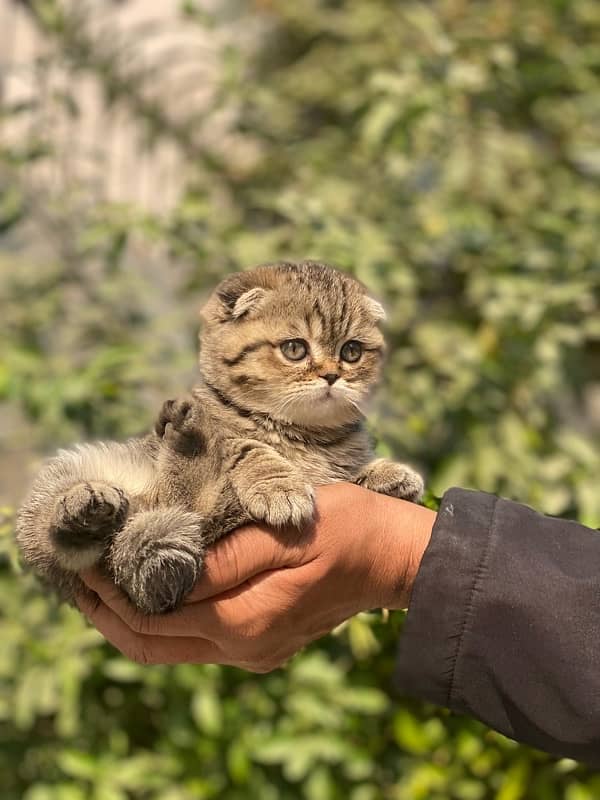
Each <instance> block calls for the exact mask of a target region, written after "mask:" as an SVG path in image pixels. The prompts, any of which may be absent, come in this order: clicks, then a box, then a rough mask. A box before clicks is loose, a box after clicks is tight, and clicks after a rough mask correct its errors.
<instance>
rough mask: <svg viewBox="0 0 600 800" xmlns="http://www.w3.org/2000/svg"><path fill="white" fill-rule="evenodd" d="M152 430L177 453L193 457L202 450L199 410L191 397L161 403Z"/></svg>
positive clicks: (202, 440)
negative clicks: (161, 405)
mask: <svg viewBox="0 0 600 800" xmlns="http://www.w3.org/2000/svg"><path fill="white" fill-rule="evenodd" d="M154 429H155V431H156V433H157V434H158V436H160V437H161V438H162V440H163V442H165V443H166V444H167V445H168V446H169V447H171V449H173V450H175V451H176V452H178V453H182V454H184V455H194V454H196V453H198V452H200V451H201V450H202V449H203V445H204V437H203V432H202V418H201V414H200V408H199V405H198V402H197V401H196V400H195V399H194V398H193V397H191V396H187V397H179V398H177V399H176V400H167V401H166V402H165V403H163V407H162V409H161V411H160V414H159V415H158V420H157V422H156V425H155V428H154Z"/></svg>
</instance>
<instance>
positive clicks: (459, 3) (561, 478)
mask: <svg viewBox="0 0 600 800" xmlns="http://www.w3.org/2000/svg"><path fill="white" fill-rule="evenodd" d="M599 231H600V4H598V3H597V2H596V1H595V0H483V1H482V2H476V0H471V1H470V2H469V1H468V0H430V1H429V2H425V1H423V2H399V0H365V1H364V2H351V0H301V1H300V2H299V0H254V2H251V1H250V0H246V1H243V0H237V1H236V0H187V2H178V0H162V2H156V3H149V2H145V3H144V2H141V0H129V2H128V1H127V0H121V1H120V2H117V0H113V1H112V2H111V1H110V0H77V1H76V2H67V1H66V0H21V1H20V2H16V1H15V0H0V437H1V441H0V529H1V531H2V537H1V538H0V548H1V552H0V642H1V644H0V786H1V787H2V788H1V795H2V798H3V800H90V799H91V800H196V799H199V800H203V799H204V798H225V800H254V799H255V798H256V800H288V798H289V799H290V800H300V799H302V800H338V799H339V800H379V798H382V799H383V800H412V799H413V798H414V799H415V800H419V799H420V798H423V800H446V799H447V798H448V799H451V800H492V799H493V800H520V798H523V799H524V800H559V798H565V800H594V798H598V797H599V796H600V775H599V774H596V775H594V774H593V773H592V772H590V771H589V770H587V769H586V768H584V767H583V766H581V765H578V764H577V763H575V762H574V761H570V760H567V759H562V760H555V759H551V758H550V757H548V756H546V755H543V754H541V753H537V752H535V751H532V750H529V749H526V748H522V747H519V746H517V745H516V744H515V743H513V742H510V741H509V740H507V739H505V738H503V737H502V736H500V735H498V734H495V733H493V732H489V731H487V730H486V729H485V728H484V727H483V726H481V725H479V724H478V723H475V722H473V721H471V720H467V719H462V718H460V717H456V716H453V715H450V714H448V713H447V712H446V711H444V710H442V709H437V708H433V707H431V706H428V705H424V704H421V703H417V702H414V701H409V700H407V699H405V698H403V697H402V696H401V695H399V694H398V693H397V692H395V691H394V689H393V665H394V651H395V647H396V642H397V637H398V634H399V629H400V628H401V625H402V615H400V614H394V615H392V617H391V619H390V620H389V621H385V620H384V619H382V618H381V617H380V616H379V615H361V616H359V617H357V618H356V619H354V620H352V621H351V622H350V623H349V624H348V625H347V626H346V627H345V628H344V629H343V630H342V631H340V632H338V633H337V635H335V636H330V637H327V638H326V639H324V640H322V641H321V642H319V643H317V644H316V645H314V646H312V647H311V648H309V649H307V650H306V651H305V652H303V653H302V654H300V655H299V656H297V657H296V658H295V659H293V660H292V662H291V663H290V664H289V666H288V667H287V668H286V669H284V670H280V671H277V672H275V673H272V674H270V675H266V676H255V675H250V674H245V673H243V672H240V671H237V670H234V669H221V668H219V667H211V666H207V667H194V666H181V667H175V668H163V667H140V666H137V665H135V664H132V663H128V662H127V661H126V660H125V659H123V658H122V657H120V656H119V655H118V654H117V653H116V652H115V651H114V650H112V649H111V648H110V647H108V646H107V645H104V644H103V643H102V641H101V638H100V637H99V635H98V634H96V632H95V631H93V630H90V629H88V628H87V627H86V625H85V624H84V622H83V621H82V619H81V618H80V617H79V615H78V614H77V613H76V612H74V611H72V610H70V609H65V608H58V607H57V606H56V605H55V604H54V603H53V602H52V601H51V599H49V598H47V597H45V596H43V594H42V593H41V592H40V591H39V589H38V588H37V587H36V585H35V583H34V582H33V581H32V580H31V579H30V578H29V577H28V576H22V575H20V574H19V571H18V565H17V563H16V558H15V553H14V548H13V546H12V525H13V523H12V519H13V513H14V508H15V506H16V505H18V503H19V501H20V499H21V498H22V497H23V494H24V492H25V491H26V489H27V486H28V483H29V481H30V480H31V477H32V475H33V474H34V472H35V470H36V468H37V467H38V466H39V463H40V460H41V458H43V456H44V455H46V454H48V453H52V452H53V451H54V450H55V449H56V448H57V447H58V446H64V445H69V444H71V443H73V442H74V441H77V440H81V439H96V438H100V437H107V438H108V437H110V438H119V439H122V438H124V437H126V436H128V435H134V434H138V433H141V432H144V431H145V430H147V429H148V428H149V426H150V425H151V423H152V421H153V419H154V415H155V414H156V412H157V409H158V408H159V406H160V403H161V401H162V400H163V399H164V398H166V397H167V396H170V395H172V394H174V393H179V392H181V391H182V390H184V389H186V388H187V387H188V386H190V385H191V384H192V383H193V381H194V375H195V369H196V368H195V351H196V333H197V330H196V329H197V310H198V308H199V306H200V304H201V302H202V298H203V297H204V295H205V293H206V292H207V291H208V290H209V289H210V288H211V287H212V286H214V284H215V283H216V282H217V281H218V280H219V279H220V278H221V277H223V276H224V275H226V274H227V273H229V272H231V271H235V270H239V269H242V268H245V267H250V266H252V265H254V264H257V263H260V262H264V261H273V260H277V259H280V258H286V259H301V258H315V259H320V260H325V261H329V262H331V263H333V264H336V265H338V266H339V267H341V268H343V269H345V270H348V271H350V272H352V273H353V274H354V275H356V276H357V277H358V278H360V279H361V280H362V281H364V282H365V283H366V284H367V285H368V286H369V287H370V289H371V290H372V291H373V292H374V293H375V294H376V295H378V296H379V297H381V298H382V299H383V301H384V303H385V305H386V307H387V309H388V311H389V323H388V339H389V342H390V356H389V360H388V364H387V369H386V375H385V381H384V386H383V388H382V391H381V393H380V396H379V399H378V401H377V403H376V408H375V413H374V414H373V417H372V425H373V431H374V433H375V435H376V436H377V437H378V439H379V441H380V444H379V450H380V452H381V453H382V454H394V455H397V456H401V457H402V458H405V459H407V460H409V461H412V462H414V463H415V464H417V465H420V466H421V467H422V468H423V469H424V470H425V472H426V474H427V476H428V483H429V487H430V489H431V490H432V492H433V493H434V494H436V495H440V494H441V493H442V492H443V491H444V489H446V488H447V487H449V486H451V485H453V484H459V485H461V486H469V487H474V488H478V489H484V490H488V491H492V492H498V493H501V494H503V495H505V496H508V497H512V498H514V499H516V500H519V501H522V502H525V503H529V504H531V505H533V506H535V507H536V508H538V509H539V510H542V511H545V512H547V513H549V514H554V515H561V516H567V517H571V518H577V519H579V520H581V521H583V522H584V523H586V524H588V525H591V526H593V527H598V526H600V488H599V481H600V446H599V445H600V248H599V246H598V243H599V239H600V233H599ZM449 568H451V565H449ZM549 602H559V600H553V599H552V598H549ZM565 624H568V623H567V622H565Z"/></svg>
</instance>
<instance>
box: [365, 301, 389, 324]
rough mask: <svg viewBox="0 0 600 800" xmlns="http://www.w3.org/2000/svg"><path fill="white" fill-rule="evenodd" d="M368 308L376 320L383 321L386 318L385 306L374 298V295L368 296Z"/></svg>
mask: <svg viewBox="0 0 600 800" xmlns="http://www.w3.org/2000/svg"><path fill="white" fill-rule="evenodd" d="M366 301H367V308H368V309H369V313H370V314H371V316H372V317H373V319H374V320H375V322H382V321H383V320H384V319H385V318H386V313H385V308H384V307H383V306H382V305H381V303H380V302H378V301H377V300H374V299H373V298H372V297H367V298H366Z"/></svg>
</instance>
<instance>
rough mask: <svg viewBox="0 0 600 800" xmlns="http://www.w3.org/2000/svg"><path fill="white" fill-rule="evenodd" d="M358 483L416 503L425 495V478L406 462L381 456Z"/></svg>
mask: <svg viewBox="0 0 600 800" xmlns="http://www.w3.org/2000/svg"><path fill="white" fill-rule="evenodd" d="M356 483H357V484H358V485H359V486H364V487H365V489H371V491H373V492H379V494H387V495H389V496H390V497H399V498H401V499H402V500H410V501H411V502H413V503H415V502H417V501H418V500H420V499H421V497H422V495H423V489H424V488H425V487H424V483H423V478H422V477H421V476H420V475H419V473H418V472H415V471H414V469H412V468H411V467H408V466H406V464H396V463H395V462H394V461H388V460H387V459H385V458H379V459H377V460H376V461H373V463H372V464H369V465H368V466H367V468H366V469H365V471H364V472H363V473H362V475H360V476H359V478H358V479H357V481H356Z"/></svg>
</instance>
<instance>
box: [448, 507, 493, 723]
mask: <svg viewBox="0 0 600 800" xmlns="http://www.w3.org/2000/svg"><path fill="white" fill-rule="evenodd" d="M499 501H500V498H498V497H497V498H496V502H495V503H494V508H493V511H492V516H491V519H490V524H489V526H488V531H487V539H486V543H485V547H484V548H483V553H482V555H481V558H480V560H479V564H478V565H477V570H476V572H475V578H474V580H473V585H472V586H471V591H470V592H469V599H468V601H467V606H466V609H465V615H464V619H463V622H462V625H461V629H460V633H459V635H458V638H457V645H456V651H455V653H454V658H453V659H452V666H451V669H450V681H449V684H448V695H447V700H446V706H447V707H448V708H452V699H453V696H454V693H455V688H456V673H457V671H458V666H459V662H460V656H461V652H462V649H463V643H464V641H465V637H466V633H467V628H468V626H469V623H470V621H471V619H472V618H473V612H474V608H475V595H476V593H477V591H478V590H479V588H480V586H481V582H482V580H483V577H484V575H485V572H486V569H487V564H488V559H489V555H490V549H491V542H492V534H493V532H494V529H495V526H496V511H497V509H498V503H499Z"/></svg>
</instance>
